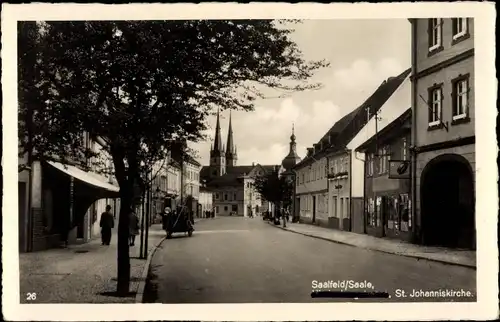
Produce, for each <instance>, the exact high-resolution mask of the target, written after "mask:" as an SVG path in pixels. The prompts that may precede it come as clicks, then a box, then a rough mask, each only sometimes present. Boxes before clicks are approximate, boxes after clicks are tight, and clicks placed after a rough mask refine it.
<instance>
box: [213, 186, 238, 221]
mask: <svg viewBox="0 0 500 322" xmlns="http://www.w3.org/2000/svg"><path fill="white" fill-rule="evenodd" d="M213 205H214V207H216V209H215V212H216V214H217V215H219V216H228V215H229V214H230V213H231V212H233V206H234V207H237V210H236V215H238V216H244V215H245V210H244V205H245V189H244V187H243V184H242V185H241V186H226V187H221V188H217V189H213Z"/></svg>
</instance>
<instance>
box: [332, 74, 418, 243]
mask: <svg viewBox="0 0 500 322" xmlns="http://www.w3.org/2000/svg"><path fill="white" fill-rule="evenodd" d="M410 72H411V69H408V70H406V71H405V72H403V73H402V74H401V75H399V76H398V77H391V78H389V79H388V80H387V82H386V84H389V86H390V87H391V88H394V87H396V89H395V90H394V91H389V92H388V93H387V94H386V95H383V96H380V97H379V99H377V100H376V101H372V102H371V103H370V105H369V108H367V109H366V112H367V114H370V115H372V114H373V115H374V117H370V119H369V121H368V122H367V123H366V124H365V125H364V126H363V127H362V128H361V130H360V131H359V132H358V133H357V134H356V135H355V136H354V137H353V138H352V139H351V141H350V142H349V143H348V144H347V151H346V154H347V156H348V163H349V166H348V170H347V177H348V178H349V180H348V181H349V183H348V185H349V187H350V203H351V205H350V208H348V210H350V215H351V217H350V219H351V220H350V225H351V231H352V232H356V233H361V234H362V233H365V232H366V231H367V229H366V220H367V219H366V218H367V209H368V208H367V204H366V200H365V199H366V198H365V174H366V171H365V166H366V163H367V162H369V158H370V157H368V159H367V156H366V155H365V153H364V152H362V151H361V152H360V151H359V150H358V149H357V148H358V147H359V146H360V145H361V144H363V143H364V142H366V141H368V140H369V139H370V138H373V137H375V138H376V137H377V135H378V133H379V132H380V131H381V130H382V129H384V128H385V127H386V126H388V124H390V123H391V122H393V121H394V120H395V119H397V118H398V117H399V116H401V114H403V113H404V111H406V110H407V109H408V108H409V107H410V105H411V81H410V77H409V76H410ZM391 83H392V84H391ZM378 106H380V108H373V107H378ZM370 115H368V116H370ZM375 154H376V153H375ZM379 155H381V156H382V155H383V153H382V151H380V153H379ZM386 159H388V157H386ZM340 177H342V176H340ZM336 179H337V178H333V180H332V181H331V182H332V183H333V184H335V185H336V184H337V181H339V180H336ZM346 179H347V178H344V181H346ZM341 184H342V183H341ZM332 186H333V185H332ZM346 197H347V196H345V195H344V198H346Z"/></svg>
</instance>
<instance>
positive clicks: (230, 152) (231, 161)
mask: <svg viewBox="0 0 500 322" xmlns="http://www.w3.org/2000/svg"><path fill="white" fill-rule="evenodd" d="M237 160H238V155H237V152H236V146H235V145H234V141H233V127H232V125H231V112H229V129H228V131H227V144H226V165H227V166H228V167H234V166H236V161H237Z"/></svg>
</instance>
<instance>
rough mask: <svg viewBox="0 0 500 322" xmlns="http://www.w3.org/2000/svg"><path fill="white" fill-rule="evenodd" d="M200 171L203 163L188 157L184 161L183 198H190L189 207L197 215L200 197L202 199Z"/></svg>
mask: <svg viewBox="0 0 500 322" xmlns="http://www.w3.org/2000/svg"><path fill="white" fill-rule="evenodd" d="M200 171H201V164H200V163H199V162H198V161H196V160H195V159H194V158H191V157H189V158H187V160H185V161H184V162H183V169H182V188H183V193H182V196H183V198H186V200H187V199H190V200H191V203H190V204H189V205H188V208H189V209H190V210H192V211H193V212H194V215H195V216H197V215H198V216H199V213H198V212H199V211H201V210H200V209H199V204H198V203H199V199H200Z"/></svg>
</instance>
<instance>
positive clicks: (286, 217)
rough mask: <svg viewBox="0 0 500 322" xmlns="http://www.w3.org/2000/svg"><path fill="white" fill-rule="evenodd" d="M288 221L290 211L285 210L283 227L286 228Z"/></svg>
mask: <svg viewBox="0 0 500 322" xmlns="http://www.w3.org/2000/svg"><path fill="white" fill-rule="evenodd" d="M287 221H288V209H286V208H285V209H283V227H284V228H286V222H287Z"/></svg>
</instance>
